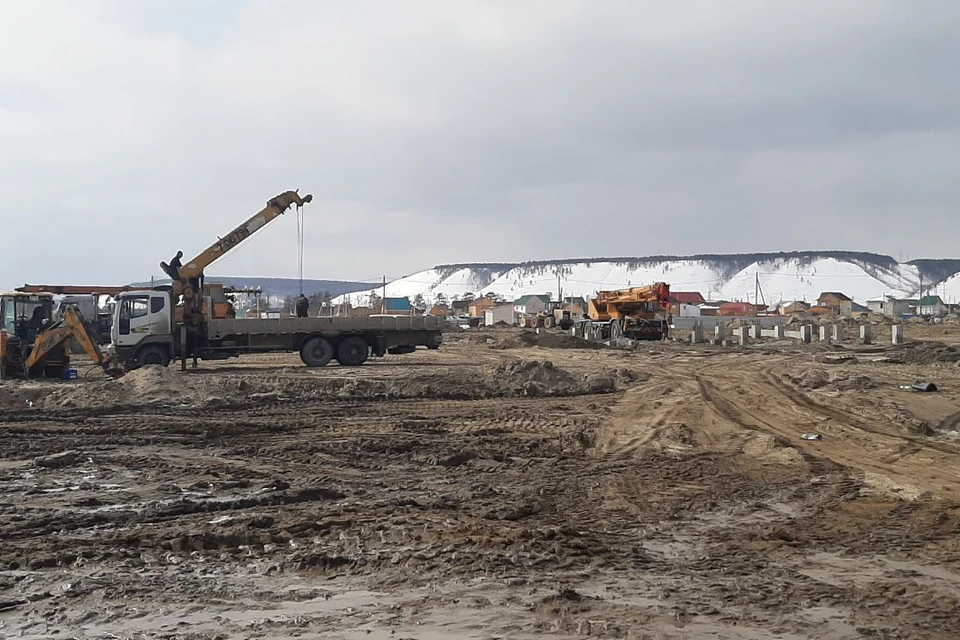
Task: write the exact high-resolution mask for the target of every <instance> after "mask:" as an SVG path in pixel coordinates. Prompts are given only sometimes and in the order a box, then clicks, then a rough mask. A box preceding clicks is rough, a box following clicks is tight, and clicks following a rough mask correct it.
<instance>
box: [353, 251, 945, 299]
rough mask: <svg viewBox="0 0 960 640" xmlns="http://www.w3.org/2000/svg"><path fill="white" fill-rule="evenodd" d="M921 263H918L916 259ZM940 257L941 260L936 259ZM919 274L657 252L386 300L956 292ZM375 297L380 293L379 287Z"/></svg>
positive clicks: (509, 274) (464, 282) (404, 287)
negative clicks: (631, 292) (637, 292)
mask: <svg viewBox="0 0 960 640" xmlns="http://www.w3.org/2000/svg"><path fill="white" fill-rule="evenodd" d="M917 262H918V263H921V262H923V261H917ZM941 262H944V261H941ZM938 268H939V269H940V272H938V273H937V274H936V275H937V276H938V277H931V274H928V273H923V271H922V270H923V269H924V265H923V264H919V266H918V264H914V263H903V264H901V263H898V262H897V261H896V260H894V259H893V258H890V257H888V256H880V255H876V254H867V253H854V252H796V253H783V254H752V255H730V256H723V255H705V256H691V257H669V256H657V257H651V258H615V259H607V260H603V259H589V260H556V261H542V262H531V263H522V264H516V265H509V264H496V265H491V264H472V265H471V264H461V265H449V266H439V267H434V268H433V269H428V270H426V271H421V272H418V273H415V274H412V275H410V276H406V277H404V278H400V279H398V280H395V281H394V282H391V283H389V284H388V285H387V287H386V295H387V296H388V297H404V296H406V297H408V298H409V299H410V300H411V301H412V300H414V299H415V298H417V297H418V296H420V297H422V298H423V300H424V302H425V303H427V304H430V303H434V302H436V301H437V300H438V299H440V300H444V299H445V300H457V299H460V298H462V297H463V296H464V295H465V294H468V293H472V294H475V295H486V294H487V293H493V294H496V295H497V296H500V297H502V298H503V299H505V300H515V299H516V298H519V297H520V296H523V295H528V294H545V293H549V294H551V296H552V297H553V298H554V299H556V297H557V294H558V290H559V291H560V292H562V295H563V296H564V297H566V296H583V297H586V296H591V295H593V294H595V293H596V292H597V291H599V290H604V289H619V288H623V287H630V286H642V285H647V284H651V283H653V282H666V283H668V284H669V285H670V287H671V289H672V290H674V291H699V292H700V293H701V294H703V296H704V298H707V299H708V300H729V301H751V302H753V301H755V299H756V297H757V296H756V290H757V282H758V281H759V285H760V286H759V288H760V292H761V296H762V297H761V301H765V302H766V303H768V304H771V303H775V302H779V301H781V300H806V301H808V302H811V301H815V300H816V299H817V298H818V297H819V296H820V294H821V293H823V292H825V291H838V292H841V293H844V294H846V295H848V296H850V297H851V298H853V299H854V300H856V301H857V302H860V303H865V302H866V301H867V300H870V299H872V298H876V297H879V296H882V295H893V296H898V297H912V296H915V295H917V294H918V290H919V287H920V281H921V276H922V277H923V283H924V289H925V290H927V289H931V292H932V289H933V287H934V286H937V291H938V292H941V293H944V292H945V293H946V295H955V296H960V273H956V274H952V275H951V276H950V277H946V278H945V276H946V272H944V270H943V268H942V265H940V266H939V267H938ZM375 292H376V294H377V295H381V294H382V290H381V289H380V288H379V287H378V288H376V289H375ZM369 297H370V296H369V292H361V293H355V294H347V295H344V296H340V297H339V298H337V299H335V302H336V303H343V302H348V301H349V302H350V303H351V304H353V305H354V306H365V305H367V304H369Z"/></svg>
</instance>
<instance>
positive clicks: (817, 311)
mask: <svg viewBox="0 0 960 640" xmlns="http://www.w3.org/2000/svg"><path fill="white" fill-rule="evenodd" d="M836 313H837V310H836V309H834V308H833V307H828V306H827V305H825V304H815V305H813V306H812V307H810V308H809V309H807V314H809V315H811V316H832V315H835V314H836Z"/></svg>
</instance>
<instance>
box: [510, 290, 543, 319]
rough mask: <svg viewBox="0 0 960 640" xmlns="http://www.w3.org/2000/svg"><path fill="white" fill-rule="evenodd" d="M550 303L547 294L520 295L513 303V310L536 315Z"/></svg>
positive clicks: (522, 313)
mask: <svg viewBox="0 0 960 640" xmlns="http://www.w3.org/2000/svg"><path fill="white" fill-rule="evenodd" d="M549 304H550V296H549V295H546V294H545V295H529V296H520V297H519V298H517V300H516V301H515V302H514V303H513V310H514V312H516V313H519V314H521V315H536V314H538V313H541V312H543V311H546V309H547V305H549Z"/></svg>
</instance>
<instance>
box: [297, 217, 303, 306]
mask: <svg viewBox="0 0 960 640" xmlns="http://www.w3.org/2000/svg"><path fill="white" fill-rule="evenodd" d="M303 243H304V237H303V209H302V208H301V207H297V276H298V277H299V279H300V295H303Z"/></svg>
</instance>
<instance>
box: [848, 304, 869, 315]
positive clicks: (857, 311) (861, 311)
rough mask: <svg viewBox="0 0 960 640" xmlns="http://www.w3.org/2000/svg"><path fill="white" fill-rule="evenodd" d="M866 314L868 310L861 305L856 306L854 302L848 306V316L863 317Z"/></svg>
mask: <svg viewBox="0 0 960 640" xmlns="http://www.w3.org/2000/svg"><path fill="white" fill-rule="evenodd" d="M868 313H870V309H869V308H868V307H865V306H863V305H862V304H857V303H856V302H854V303H853V304H852V305H850V315H852V316H865V315H867V314H868Z"/></svg>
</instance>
